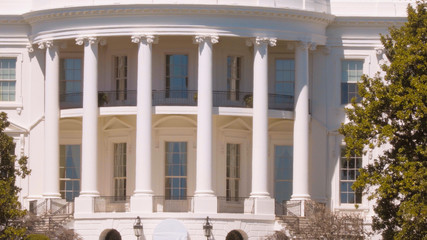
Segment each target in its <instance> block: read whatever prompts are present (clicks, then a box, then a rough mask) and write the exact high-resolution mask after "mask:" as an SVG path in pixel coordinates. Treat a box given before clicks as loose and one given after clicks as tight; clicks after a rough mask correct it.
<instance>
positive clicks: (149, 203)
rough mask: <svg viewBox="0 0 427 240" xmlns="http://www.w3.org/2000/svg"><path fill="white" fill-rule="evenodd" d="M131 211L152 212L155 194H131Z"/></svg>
mask: <svg viewBox="0 0 427 240" xmlns="http://www.w3.org/2000/svg"><path fill="white" fill-rule="evenodd" d="M130 211H131V212H134V213H152V212H153V195H134V196H131V197H130Z"/></svg>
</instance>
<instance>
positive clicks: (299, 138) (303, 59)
mask: <svg viewBox="0 0 427 240" xmlns="http://www.w3.org/2000/svg"><path fill="white" fill-rule="evenodd" d="M308 47H309V45H308V44H307V43H301V44H299V45H298V46H297V47H296V49H295V118H294V159H293V181H292V200H304V199H309V198H310V194H309V183H308V182H309V157H308V156H309V155H308V154H309V121H310V116H309V92H308V91H309V90H308Z"/></svg>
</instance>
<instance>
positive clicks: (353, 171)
mask: <svg viewBox="0 0 427 240" xmlns="http://www.w3.org/2000/svg"><path fill="white" fill-rule="evenodd" d="M361 167H362V156H358V155H353V156H351V157H350V158H347V157H346V156H345V147H343V148H341V170H340V195H341V196H340V198H341V203H362V192H361V191H360V190H356V191H354V190H353V189H352V188H351V186H352V185H353V183H354V182H355V181H356V178H357V177H358V176H359V168H361Z"/></svg>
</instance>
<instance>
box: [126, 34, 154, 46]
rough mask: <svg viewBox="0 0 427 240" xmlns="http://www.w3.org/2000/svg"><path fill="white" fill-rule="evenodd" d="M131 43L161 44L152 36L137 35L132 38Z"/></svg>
mask: <svg viewBox="0 0 427 240" xmlns="http://www.w3.org/2000/svg"><path fill="white" fill-rule="evenodd" d="M131 41H132V42H133V43H143V44H152V43H154V44H156V43H158V42H159V39H158V37H157V36H154V35H151V34H137V35H132V36H131Z"/></svg>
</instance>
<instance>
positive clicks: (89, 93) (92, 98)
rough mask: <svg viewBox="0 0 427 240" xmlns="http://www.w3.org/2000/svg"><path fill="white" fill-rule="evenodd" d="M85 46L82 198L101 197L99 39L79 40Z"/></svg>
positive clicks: (78, 42) (79, 43) (77, 40)
mask: <svg viewBox="0 0 427 240" xmlns="http://www.w3.org/2000/svg"><path fill="white" fill-rule="evenodd" d="M76 43H77V44H78V45H82V44H84V60H83V62H84V68H83V69H84V71H83V72H84V74H83V131H82V179H81V192H80V196H81V197H85V196H88V197H94V196H99V192H98V186H97V178H98V174H97V172H98V164H97V163H98V39H97V38H96V37H87V38H83V39H82V38H78V39H76Z"/></svg>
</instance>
